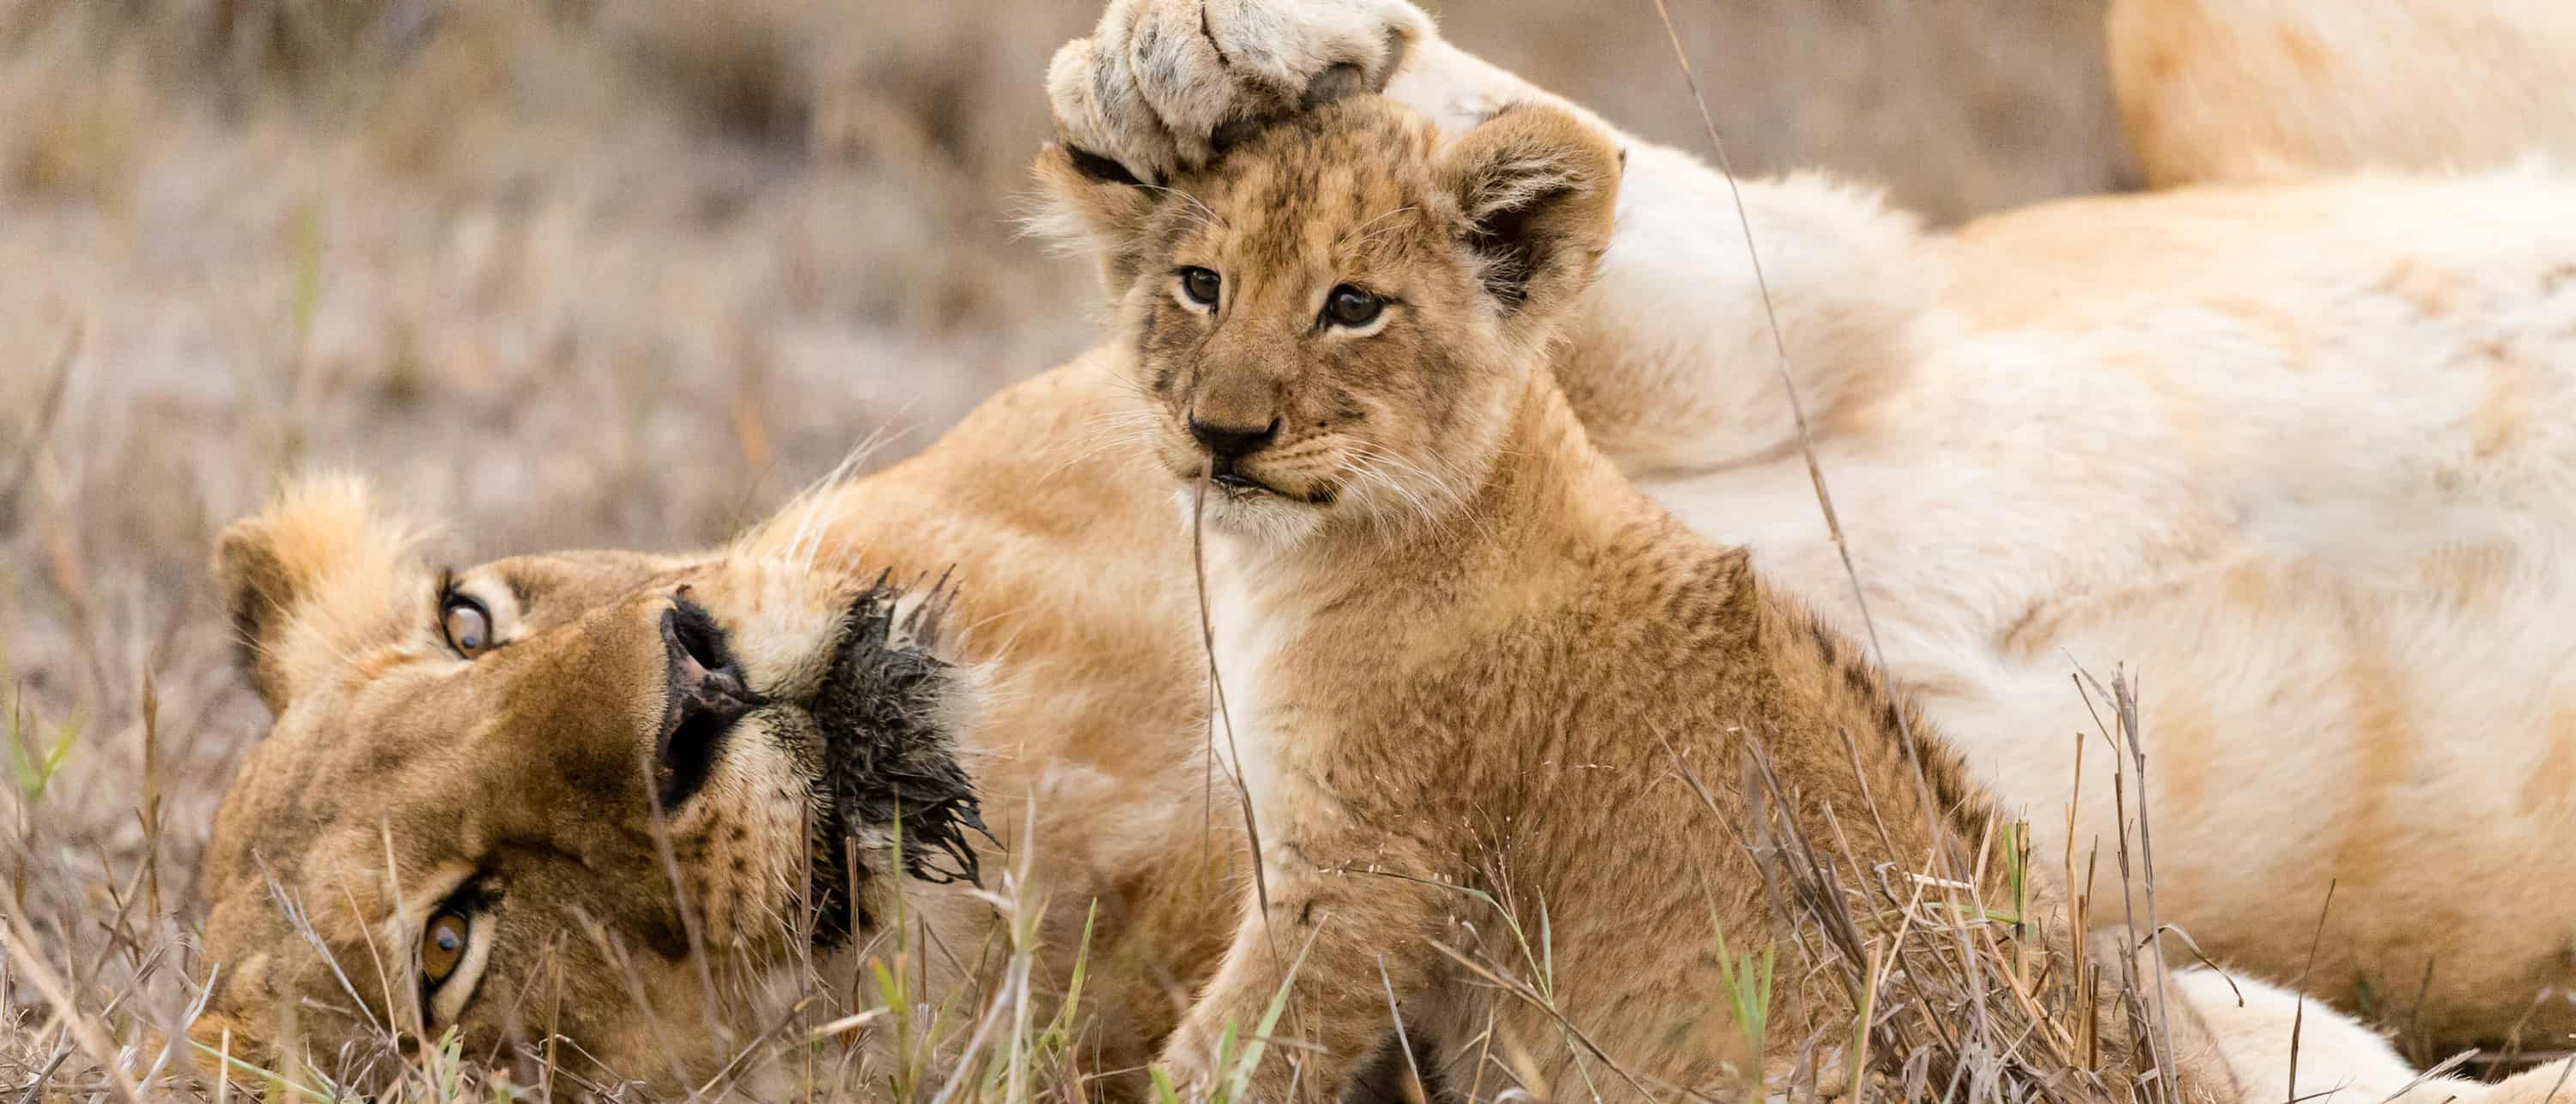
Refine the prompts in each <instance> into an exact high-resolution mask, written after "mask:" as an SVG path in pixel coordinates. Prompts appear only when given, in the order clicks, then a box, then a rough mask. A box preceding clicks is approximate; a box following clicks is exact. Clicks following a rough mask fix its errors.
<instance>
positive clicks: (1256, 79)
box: [1047, 0, 1431, 182]
mask: <svg viewBox="0 0 2576 1104" xmlns="http://www.w3.org/2000/svg"><path fill="white" fill-rule="evenodd" d="M1430 29H1431V23H1430V20H1428V19H1427V18H1425V17H1424V16H1423V14H1422V13H1421V12H1420V11H1417V10H1415V9H1414V7H1413V6H1412V5H1411V4H1408V3H1405V2H1404V0H1112V2H1111V3H1110V5H1109V11H1108V13H1107V14H1105V15H1103V16H1101V18H1100V25H1099V27H1097V28H1096V29H1094V30H1093V32H1092V35H1091V37H1089V38H1083V39H1076V40H1074V41H1072V42H1069V43H1066V44H1065V46H1064V48H1063V49H1061V50H1058V51H1056V55H1055V60H1054V62H1053V63H1051V64H1050V65H1049V66H1048V67H1047V98H1048V100H1049V101H1050V102H1051V103H1052V104H1053V106H1054V109H1055V118H1056V126H1057V128H1058V130H1059V131H1060V132H1061V133H1062V135H1063V138H1064V141H1065V143H1066V144H1068V145H1070V146H1072V147H1074V148H1075V149H1078V150H1082V151H1084V152H1086V153H1091V154H1095V155H1098V156H1101V157H1106V158H1109V159H1110V160H1113V161H1116V162H1118V163H1119V165H1121V166H1123V167H1124V168H1125V169H1126V170H1127V171H1128V172H1129V173H1132V174H1134V175H1135V176H1136V177H1137V178H1139V179H1141V180H1145V181H1149V182H1152V181H1160V180H1163V179H1166V178H1168V177H1170V176H1171V175H1172V174H1173V173H1176V172H1181V171H1185V170H1190V169H1196V168H1199V167H1200V166H1203V165H1205V164H1206V163H1207V162H1208V161H1209V160H1210V159H1212V158H1214V157H1215V156H1216V155H1217V154H1218V153H1220V152H1222V151H1223V149H1224V148H1225V146H1226V145H1228V144H1229V143H1230V140H1231V139H1233V138H1234V137H1236V136H1238V135H1239V134H1241V133H1243V132H1244V131H1245V130H1246V129H1248V128H1257V127H1259V126H1260V125H1261V124H1262V123H1264V122H1267V121H1269V120H1273V119H1277V118H1279V117H1281V116H1284V115H1287V114H1290V113H1292V112H1295V111H1299V110H1303V109H1305V108H1309V107H1313V106H1315V105H1316V104H1320V103H1326V102H1330V101H1332V100H1334V99H1338V98H1340V97H1342V96H1346V95H1350V94H1352V93H1354V92H1361V91H1368V92H1376V91H1381V90H1383V89H1384V88H1385V87H1386V83H1387V81H1388V80H1389V79H1391V78H1393V77H1394V75H1395V72H1396V70H1397V69H1398V68H1400V67H1402V65H1403V64H1404V60H1405V57H1406V55H1407V54H1408V53H1409V52H1410V51H1411V49H1412V46H1413V44H1414V43H1415V42H1418V41H1420V40H1421V39H1422V38H1423V37H1424V36H1425V35H1427V34H1428V33H1429V32H1430Z"/></svg>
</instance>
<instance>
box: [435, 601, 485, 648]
mask: <svg viewBox="0 0 2576 1104" xmlns="http://www.w3.org/2000/svg"><path fill="white" fill-rule="evenodd" d="M438 606H439V609H438V625H439V629H440V631H442V632H445V633H446V634H447V646H448V647H450V648H454V649H456V654H457V655H460V656H463V657H465V658H467V659H472V658H474V657H475V656H478V655H482V654H483V652H484V650H485V649H488V648H490V647H491V646H492V614H491V612H490V611H488V610H485V609H484V608H483V603H481V602H477V601H475V600H474V599H472V598H468V597H466V596H464V595H462V594H458V593H456V592H455V591H452V590H451V591H449V592H447V595H446V596H445V597H443V598H441V599H439V601H438Z"/></svg>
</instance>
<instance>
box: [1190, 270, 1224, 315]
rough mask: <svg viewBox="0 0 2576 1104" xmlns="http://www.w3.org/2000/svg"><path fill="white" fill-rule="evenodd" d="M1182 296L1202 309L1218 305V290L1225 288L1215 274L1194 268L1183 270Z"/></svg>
mask: <svg viewBox="0 0 2576 1104" xmlns="http://www.w3.org/2000/svg"><path fill="white" fill-rule="evenodd" d="M1180 275H1181V294H1182V295H1186V296H1188V297H1189V300H1190V302H1193V303H1196V304H1198V305H1200V306H1202V307H1213V306H1215V305H1216V293H1217V289H1218V288H1220V287H1223V286H1224V283H1223V281H1220V280H1219V279H1217V275H1216V273H1214V272H1211V271H1208V270H1207V269H1204V268H1199V267H1196V266H1192V267H1190V268H1184V269H1182V270H1181V273H1180Z"/></svg>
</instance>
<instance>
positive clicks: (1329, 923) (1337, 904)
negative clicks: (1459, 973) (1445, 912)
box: [1164, 873, 1434, 1104]
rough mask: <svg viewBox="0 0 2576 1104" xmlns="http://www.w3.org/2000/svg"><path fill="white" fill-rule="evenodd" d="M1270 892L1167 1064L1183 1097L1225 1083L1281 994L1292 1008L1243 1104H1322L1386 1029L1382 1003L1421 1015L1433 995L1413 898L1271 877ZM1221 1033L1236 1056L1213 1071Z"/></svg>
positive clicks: (1344, 880)
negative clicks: (1294, 1101)
mask: <svg viewBox="0 0 2576 1104" xmlns="http://www.w3.org/2000/svg"><path fill="white" fill-rule="evenodd" d="M1270 890H1271V898H1270V909H1269V912H1268V914H1267V915H1266V916H1265V915H1263V914H1262V913H1261V911H1260V910H1259V907H1258V906H1257V905H1252V904H1250V903H1247V907H1246V909H1245V910H1244V919H1243V923H1242V926H1241V927H1240V928H1238V929H1237V930H1236V932H1235V938H1234V942H1233V944H1232V945H1231V946H1229V947H1228V948H1227V949H1226V954H1225V962H1224V964H1223V965H1222V966H1221V967H1219V968H1218V970H1217V974H1216V977H1215V978H1213V979H1212V980H1210V981H1209V982H1208V986H1207V989H1206V991H1205V992H1203V993H1202V994H1200V996H1199V999H1198V1000H1197V1001H1196V1002H1195V1003H1194V1004H1192V1005H1191V1007H1190V1012H1189V1015H1188V1017H1187V1018H1186V1019H1185V1020H1184V1021H1183V1023H1182V1025H1181V1028H1180V1030H1179V1031H1178V1032H1177V1033H1175V1034H1174V1035H1173V1037H1172V1041H1171V1044H1170V1046H1169V1047H1167V1048H1166V1050H1165V1051H1164V1063H1165V1065H1166V1067H1167V1068H1168V1069H1169V1070H1170V1071H1171V1073H1172V1074H1173V1078H1174V1081H1175V1082H1176V1083H1178V1084H1180V1085H1182V1086H1183V1087H1184V1089H1191V1088H1195V1089H1208V1088H1212V1087H1214V1086H1215V1085H1216V1084H1218V1083H1219V1082H1221V1081H1224V1080H1226V1079H1228V1078H1231V1077H1232V1076H1234V1074H1235V1067H1236V1066H1237V1065H1239V1064H1240V1062H1241V1060H1242V1054H1243V1051H1244V1046H1245V1044H1246V1043H1247V1042H1248V1041H1250V1040H1251V1039H1252V1038H1253V1037H1254V1036H1255V1035H1256V1034H1257V1033H1258V1031H1259V1029H1260V1025H1261V1021H1262V1019H1263V1018H1264V1016H1265V1015H1266V1014H1267V1013H1268V1011H1269V1008H1270V1006H1271V1003H1272V1002H1273V1001H1274V1000H1276V999H1277V997H1278V995H1279V994H1280V993H1281V992H1282V991H1283V990H1285V991H1286V992H1288V993H1289V1004H1288V1005H1287V1010H1286V1013H1285V1014H1284V1015H1283V1016H1282V1017H1281V1018H1280V1020H1279V1022H1278V1023H1277V1025H1276V1026H1275V1027H1274V1028H1273V1029H1272V1031H1271V1034H1270V1036H1269V1042H1268V1045H1267V1048H1266V1050H1267V1053H1266V1054H1265V1055H1264V1056H1263V1057H1262V1059H1261V1062H1260V1065H1259V1066H1258V1067H1256V1068H1255V1069H1254V1071H1253V1073H1252V1076H1251V1080H1250V1084H1249V1088H1250V1093H1251V1099H1254V1100H1261V1101H1268V1102H1271V1104H1278V1102H1281V1101H1286V1100H1289V1099H1290V1092H1291V1087H1292V1086H1293V1087H1294V1091H1295V1094H1296V1096H1297V1097H1298V1098H1300V1099H1306V1100H1329V1099H1332V1098H1333V1097H1334V1095H1335V1094H1336V1093H1338V1092H1339V1091H1340V1090H1341V1087H1342V1084H1343V1082H1345V1081H1347V1080H1349V1078H1350V1076H1351V1075H1352V1073H1353V1072H1354V1071H1356V1070H1357V1069H1358V1068H1359V1067H1360V1065H1361V1063H1362V1062H1364V1061H1365V1060H1366V1059H1367V1058H1368V1057H1369V1056H1370V1054H1371V1053H1372V1052H1373V1051H1374V1050H1375V1049H1376V1048H1377V1046H1378V1045H1379V1044H1380V1043H1381V1042H1382V1041H1383V1039H1384V1038H1385V1036H1386V1035H1387V1034H1388V1033H1389V1031H1390V1030H1391V1028H1392V1027H1393V1019H1392V1016H1393V1015H1394V1013H1393V1012H1392V1011H1390V1008H1389V1005H1390V1003H1392V1004H1393V1005H1395V1006H1397V1007H1412V1008H1418V1007H1421V1006H1422V1005H1423V1003H1424V1002H1425V1001H1426V1000H1427V999H1428V998H1429V997H1430V995H1431V994H1430V988H1431V984H1432V977H1433V973H1434V971H1433V963H1432V962H1431V961H1430V955H1431V953H1432V952H1431V950H1430V948H1429V945H1428V943H1427V942H1426V937H1427V936H1428V935H1429V934H1430V932H1431V928H1430V925H1431V923H1432V922H1433V915H1432V911H1431V909H1430V906H1429V902H1427V901H1425V900H1424V899H1423V896H1422V891H1420V890H1418V889H1415V888H1413V887H1411V886H1409V885H1407V884H1405V883H1402V882H1398V881H1395V880H1392V879H1387V878H1377V877H1371V876H1368V875H1365V874H1359V873H1336V874H1324V873H1309V874H1306V875H1304V876H1302V877H1296V878H1290V879H1282V878H1278V877H1277V876H1276V875H1275V874H1274V876H1273V881H1272V883H1271V886H1270ZM1292 970H1293V971H1294V974H1293V976H1292V975H1291V971H1292ZM1229 1028H1231V1030H1232V1032H1233V1035H1234V1039H1235V1043H1234V1048H1233V1052H1232V1054H1231V1055H1230V1056H1229V1057H1228V1060H1227V1061H1228V1064H1227V1065H1226V1066H1225V1067H1223V1068H1219V1067H1218V1065H1217V1049H1218V1044H1219V1042H1220V1041H1221V1040H1222V1039H1223V1038H1224V1037H1225V1035H1226V1033H1227V1031H1228V1029H1229ZM1184 1095H1185V1096H1186V1095H1187V1093H1186V1092H1185V1093H1184Z"/></svg>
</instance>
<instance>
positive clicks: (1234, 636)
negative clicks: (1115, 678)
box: [1208, 571, 1343, 828]
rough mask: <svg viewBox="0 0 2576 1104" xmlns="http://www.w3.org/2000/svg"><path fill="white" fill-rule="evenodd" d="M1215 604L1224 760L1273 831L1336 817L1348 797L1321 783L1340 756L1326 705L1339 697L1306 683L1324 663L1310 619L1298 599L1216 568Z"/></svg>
mask: <svg viewBox="0 0 2576 1104" xmlns="http://www.w3.org/2000/svg"><path fill="white" fill-rule="evenodd" d="M1208 600H1209V611H1208V619H1209V626H1210V628H1211V630H1212V632H1213V635H1214V641H1215V650H1216V677H1217V685H1218V687H1219V697H1218V702H1219V704H1220V706H1221V707H1222V708H1223V710H1224V715H1223V716H1222V717H1220V718H1218V720H1217V726H1216V734H1215V739H1216V748H1215V755H1216V759H1217V762H1218V763H1219V764H1221V765H1224V766H1227V767H1229V768H1231V769H1233V770H1234V771H1235V772H1236V774H1237V775H1238V776H1239V777H1240V778H1241V779H1242V780H1243V787H1244V790H1245V792H1246V794H1247V795H1248V796H1249V797H1250V798H1251V801H1252V809H1253V813H1254V815H1255V816H1256V817H1258V818H1259V819H1260V822H1261V823H1262V824H1264V825H1271V824H1278V825H1280V826H1282V827H1283V828H1285V827H1286V826H1287V825H1288V824H1289V823H1291V822H1295V821H1306V820H1309V819H1311V818H1313V817H1316V816H1318V815H1330V814H1332V813H1333V812H1335V811H1337V810H1338V809H1339V808H1340V806H1341V803H1342V800H1343V799H1342V796H1341V795H1337V794H1334V793H1332V792H1330V791H1329V790H1328V789H1327V788H1326V787H1324V786H1323V784H1322V783H1321V781H1320V780H1321V779H1322V777H1323V776H1324V773H1325V772H1324V770H1323V767H1324V766H1325V763H1326V760H1327V758H1328V757H1330V756H1332V755H1334V754H1336V749H1335V748H1334V746H1333V745H1334V742H1335V739H1336V737H1337V736H1338V726H1337V725H1335V723H1334V719H1333V717H1332V716H1331V714H1330V711H1329V710H1328V709H1326V708H1324V703H1325V702H1326V701H1327V700H1329V698H1330V696H1331V695H1329V694H1328V693H1318V692H1317V691H1318V690H1319V689H1321V688H1318V687H1314V686H1311V685H1306V684H1305V682H1306V681H1310V680H1311V672H1312V671H1313V669H1314V667H1315V664H1313V663H1312V662H1310V661H1309V657H1307V656H1305V655H1304V654H1303V651H1304V649H1306V648H1309V647H1311V646H1313V641H1312V640H1311V639H1310V628H1311V623H1310V621H1309V619H1308V618H1307V617H1305V616H1304V615H1303V614H1302V613H1301V612H1300V611H1299V610H1298V609H1297V608H1296V607H1295V605H1294V604H1293V603H1283V602H1280V601H1278V600H1277V596H1276V595H1272V594H1267V593H1262V592H1261V588H1255V587H1248V586H1245V585H1243V584H1242V583H1241V582H1239V581H1236V580H1233V579H1229V578H1223V577H1221V576H1220V575H1219V573H1217V572H1213V571H1211V572H1210V573H1209V579H1208ZM1301 675H1304V676H1306V677H1305V678H1301ZM1229 728H1230V730H1231V740H1229V738H1228V733H1229Z"/></svg>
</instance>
